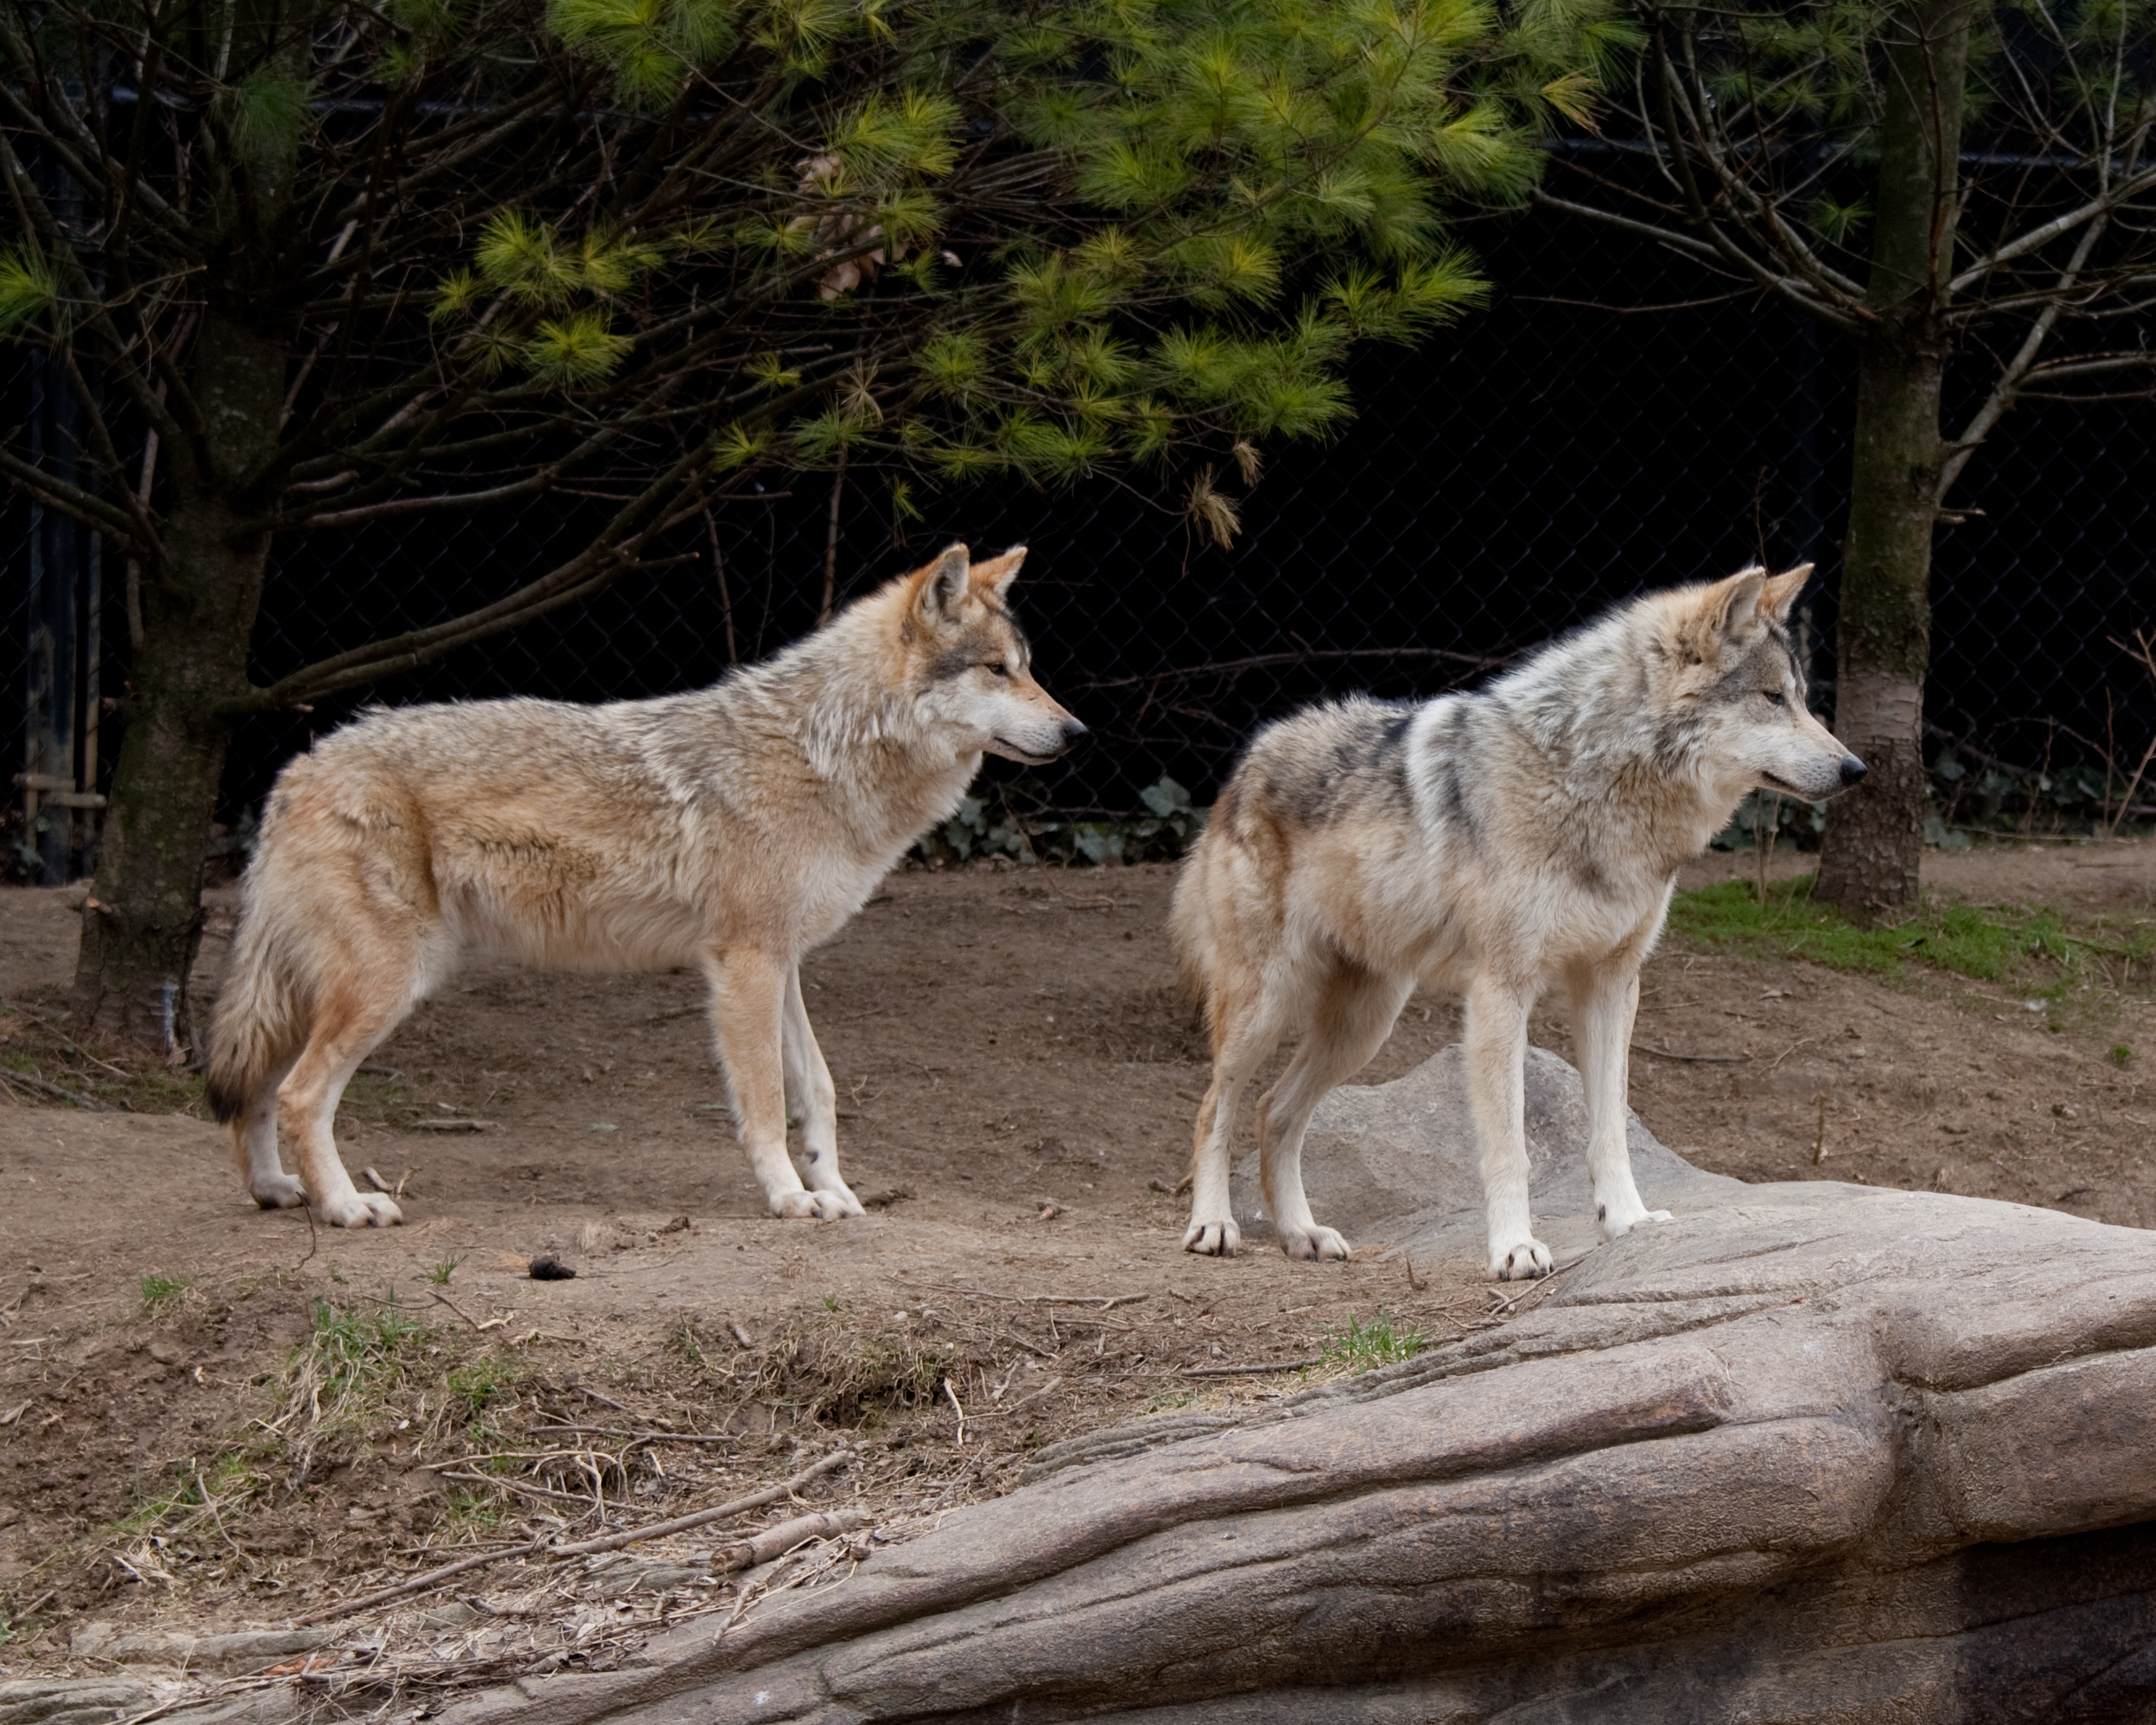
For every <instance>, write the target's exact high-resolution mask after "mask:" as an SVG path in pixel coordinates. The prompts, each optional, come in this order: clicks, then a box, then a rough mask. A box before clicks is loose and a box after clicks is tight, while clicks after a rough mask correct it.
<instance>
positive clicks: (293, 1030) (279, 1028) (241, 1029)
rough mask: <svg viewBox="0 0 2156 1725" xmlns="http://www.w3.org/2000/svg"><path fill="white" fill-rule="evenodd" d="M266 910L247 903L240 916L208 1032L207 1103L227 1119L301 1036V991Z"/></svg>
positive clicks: (303, 1037)
mask: <svg viewBox="0 0 2156 1725" xmlns="http://www.w3.org/2000/svg"><path fill="white" fill-rule="evenodd" d="M266 909H267V907H266V906H255V905H254V904H249V905H248V906H246V907H245V909H244V910H243V911H242V912H241V914H240V919H239V934H238V935H237V937H235V938H234V941H233V943H232V965H231V968H230V969H228V971H227V972H226V973H225V978H224V992H223V993H222V994H220V995H219V996H218V1003H217V1023H216V1025H215V1028H214V1029H212V1030H211V1032H210V1041H209V1070H208V1074H207V1079H208V1090H209V1105H210V1107H211V1108H212V1109H213V1111H215V1113H216V1115H217V1117H218V1119H219V1120H222V1121H225V1122H231V1121H234V1120H237V1119H238V1118H239V1116H240V1114H241V1112H242V1111H244V1109H245V1108H246V1106H247V1104H248V1103H249V1101H250V1100H252V1099H253V1097H254V1096H255V1095H256V1093H257V1092H259V1091H260V1090H261V1088H262V1086H263V1084H264V1081H266V1080H267V1079H268V1078H269V1075H270V1074H271V1073H273V1072H275V1070H277V1069H278V1068H279V1067H280V1066H282V1065H284V1064H285V1062H286V1061H287V1060H289V1059H290V1057H291V1056H292V1055H293V1054H294V1053H295V1052H296V1051H297V1050H298V1049H299V1048H300V1045H301V1044H302V1043H304V1042H305V1040H306V1024H307V1011H306V1004H305V998H304V995H305V991H304V989H303V988H301V987H300V984H299V979H298V978H297V977H296V976H295V974H294V973H293V970H292V967H291V965H290V962H289V957H288V955H287V954H286V953H285V952H283V951H282V950H281V949H282V948H283V947H285V944H286V943H285V942H284V941H281V940H280V939H279V937H278V936H279V933H280V931H279V930H278V929H277V928H276V927H275V917H274V916H271V915H269V914H265V911H266Z"/></svg>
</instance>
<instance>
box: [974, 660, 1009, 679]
mask: <svg viewBox="0 0 2156 1725" xmlns="http://www.w3.org/2000/svg"><path fill="white" fill-rule="evenodd" d="M981 669H982V670H984V671H986V672H987V673H988V675H990V676H992V677H1007V676H1009V675H1010V667H1009V665H1005V664H1004V662H1003V660H1000V659H998V660H996V661H995V662H994V663H993V665H983V666H982V667H981Z"/></svg>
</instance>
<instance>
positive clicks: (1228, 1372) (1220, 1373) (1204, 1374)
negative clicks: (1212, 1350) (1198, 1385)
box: [1183, 1353, 1325, 1378]
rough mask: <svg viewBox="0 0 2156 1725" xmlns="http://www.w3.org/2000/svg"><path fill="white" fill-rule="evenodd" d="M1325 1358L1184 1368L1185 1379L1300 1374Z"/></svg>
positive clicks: (1316, 1357)
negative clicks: (1268, 1373)
mask: <svg viewBox="0 0 2156 1725" xmlns="http://www.w3.org/2000/svg"><path fill="white" fill-rule="evenodd" d="M1323 1358H1325V1356H1324V1355H1323V1354H1322V1353H1313V1354H1312V1355H1311V1357H1310V1358H1308V1359H1291V1360H1282V1361H1281V1363H1280V1364H1278V1365H1276V1366H1185V1367H1184V1368H1183V1376H1184V1377H1186V1378H1256V1377H1262V1376H1263V1375H1264V1374H1265V1373H1267V1372H1300V1371H1301V1370H1302V1368H1304V1367H1306V1366H1314V1365H1317V1363H1319V1362H1320V1361H1322V1359H1323Z"/></svg>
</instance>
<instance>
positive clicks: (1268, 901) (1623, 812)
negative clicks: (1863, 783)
mask: <svg viewBox="0 0 2156 1725" xmlns="http://www.w3.org/2000/svg"><path fill="white" fill-rule="evenodd" d="M1810 567H1811V566H1810V565H1809V564H1806V565H1804V567H1802V568H1798V569H1792V570H1791V571H1789V572H1788V573H1787V574H1784V575H1778V576H1774V577H1771V578H1770V577H1768V575H1767V574H1766V572H1764V571H1763V570H1760V569H1748V570H1746V571H1744V572H1742V573H1740V574H1737V575H1732V576H1731V577H1730V578H1728V579H1727V580H1725V581H1720V582H1716V583H1712V585H1705V586H1697V587H1687V588H1677V589H1675V590H1672V591H1669V592H1664V593H1652V594H1650V595H1648V596H1647V597H1645V598H1640V599H1638V600H1635V601H1634V602H1633V603H1630V604H1627V605H1625V606H1623V607H1621V608H1619V609H1617V610H1615V611H1614V612H1612V613H1610V614H1609V615H1607V616H1605V617H1604V618H1602V619H1600V620H1599V622H1596V623H1594V624H1591V625H1589V627H1588V628H1586V629H1584V630H1582V631H1581V632H1580V633H1578V634H1576V635H1573V636H1572V637H1571V638H1569V639H1565V640H1563V641H1560V642H1558V643H1556V644H1553V645H1552V646H1549V647H1548V648H1545V649H1543V651H1542V652H1541V653H1539V654H1537V655H1536V656H1535V657H1534V658H1532V659H1531V660H1528V661H1527V663H1526V664H1525V665H1522V666H1521V667H1519V668H1518V669H1517V670H1514V671H1512V672H1510V673H1509V674H1507V675H1505V676H1504V677H1502V678H1501V679H1499V680H1497V681H1496V682H1494V683H1492V684H1491V685H1489V686H1488V687H1487V688H1486V689H1483V690H1481V691H1478V692H1476V693H1474V694H1468V695H1449V696H1441V697H1440V698H1439V699H1437V700H1435V701H1425V702H1422V703H1420V704H1392V703H1388V702H1383V701H1369V700H1353V701H1342V702H1339V703H1337V704H1335V705H1330V706H1320V707H1313V708H1311V709H1308V710H1307V711H1303V712H1301V713H1298V714H1296V715H1295V716H1292V717H1291V718H1288V719H1286V720H1283V721H1281V722H1280V723H1279V724H1276V725H1274V726H1270V728H1269V729H1267V730H1265V731H1264V732H1260V734H1259V735H1258V737H1256V738H1255V741H1254V742H1252V743H1251V745H1250V751H1249V752H1248V753H1247V754H1246V755H1245V757H1244V759H1243V761H1242V762H1241V764H1240V766H1239V767H1238V768H1237V769H1236V771H1235V774H1234V776H1233V777H1232V778H1230V779H1229V783H1228V785H1227V787H1226V788H1225V789H1224V790H1223V791H1222V793H1220V798H1219V802H1218V803H1215V804H1214V810H1213V819H1212V821H1211V823H1210V824H1209V825H1208V827H1207V829H1206V831H1205V834H1204V838H1203V839H1201V840H1200V841H1199V845H1198V847H1197V849H1196V850H1195V851H1194V852H1193V854H1192V855H1191V858H1190V860H1189V861H1188V863H1187V864H1186V865H1185V866H1184V869H1183V875H1182V878H1181V880H1179V881H1178V883H1177V886H1176V892H1175V904H1174V910H1173V916H1172V918H1171V925H1172V929H1173V935H1174V939H1175V943H1176V947H1177V952H1178V956H1179V957H1180V959H1181V962H1182V964H1183V973H1184V975H1185V977H1186V978H1188V981H1189V982H1190V983H1191V984H1192V987H1193V993H1195V994H1196V995H1197V996H1198V998H1199V999H1200V1000H1201V1001H1202V1002H1203V1003H1204V1008H1205V1012H1206V1017H1207V1022H1208V1024H1209V1027H1210V1029H1211V1032H1212V1040H1213V1083H1212V1086H1211V1088H1210V1089H1209V1091H1207V1092H1206V1095H1205V1099H1204V1103H1203V1104H1202V1105H1201V1106H1200V1107H1199V1114H1198V1124H1197V1132H1196V1143H1195V1147H1194V1151H1193V1162H1192V1167H1191V1180H1192V1201H1191V1215H1190V1228H1189V1231H1188V1233H1187V1234H1186V1235H1184V1237H1183V1245H1185V1247H1187V1248H1188V1250H1191V1251H1193V1252H1204V1253H1211V1254H1219V1255H1227V1254H1230V1253H1233V1252H1234V1251H1235V1250H1236V1248H1237V1246H1238V1245H1239V1244H1240V1234H1239V1231H1238V1230H1237V1228H1236V1225H1235V1217H1234V1215H1233V1214H1232V1213H1231V1211H1230V1209H1229V1201H1228V1173H1229V1146H1230V1144H1231V1142H1232V1141H1233V1135H1234V1132H1235V1113H1236V1108H1237V1104H1238V1102H1239V1101H1240V1097H1241V1095H1242V1091H1243V1089H1244V1086H1245V1085H1247V1084H1248V1083H1249V1082H1250V1078H1251V1077H1252V1076H1253V1075H1254V1074H1255V1071H1256V1070H1257V1069H1258V1067H1259V1066H1260V1065H1262V1064H1263V1063H1264V1062H1265V1060H1266V1058H1267V1057H1268V1056H1269V1055H1270V1054H1271V1053H1272V1050H1273V1049H1274V1048H1275V1047H1276V1045H1278V1043H1279V1042H1280V1040H1281V1039H1282V1038H1283V1037H1286V1036H1294V1035H1298V1034H1299V1035H1300V1036H1301V1045H1300V1046H1299V1047H1298V1049H1297V1050H1296V1055H1295V1057H1294V1059H1293V1060H1291V1062H1290V1063H1289V1065H1288V1068H1287V1070H1286V1073H1285V1074H1284V1075H1283V1076H1281V1081H1280V1083H1279V1084H1278V1086H1276V1087H1275V1088H1274V1089H1273V1090H1272V1091H1270V1093H1268V1094H1267V1095H1266V1096H1264V1097H1262V1098H1260V1101H1259V1103H1258V1143H1259V1148H1260V1169H1261V1171H1262V1185H1263V1189H1264V1191H1265V1199H1266V1202H1267V1205H1268V1208H1269V1209H1270V1211H1271V1214H1272V1216H1273V1219H1274V1222H1275V1224H1276V1226H1277V1227H1278V1229H1279V1230H1280V1240H1281V1247H1282V1249H1283V1250H1286V1253H1287V1254H1288V1255H1289V1256H1290V1257H1294V1258H1312V1259H1317V1258H1344V1257H1345V1256H1347V1250H1348V1247H1347V1241H1346V1240H1343V1239H1342V1237H1341V1236H1340V1235H1338V1234H1337V1233H1336V1232H1335V1231H1334V1230H1332V1229H1330V1228H1325V1227H1321V1226H1320V1225H1319V1224H1317V1221H1316V1220H1315V1219H1313V1218H1312V1214H1311V1212H1310V1204H1309V1202H1308V1200H1307V1199H1306V1197H1305V1196H1304V1194H1303V1186H1302V1172H1301V1158H1302V1140H1303V1132H1304V1130H1305V1128H1306V1127H1307V1126H1308V1124H1309V1122H1310V1117H1311V1112H1312V1110H1313V1109H1315V1108H1316V1107H1317V1104H1318V1102H1319V1101H1320V1100H1321V1099H1322V1098H1323V1096H1325V1094H1326V1092H1327V1091H1330V1090H1331V1089H1332V1087H1333V1086H1335V1085H1337V1084H1339V1083H1340V1082H1341V1081H1343V1080H1344V1079H1346V1078H1347V1077H1348V1076H1350V1075H1352V1074H1353V1073H1354V1072H1356V1071H1358V1070H1360V1069H1361V1068H1362V1067H1363V1065H1364V1064H1365V1063H1366V1062H1367V1061H1368V1060H1369V1058H1370V1056H1371V1055H1373V1054H1375V1053H1376V1052H1377V1050H1378V1048H1379V1046H1380V1045H1383V1042H1384V1040H1385V1038H1386V1037H1387V1036H1388V1035H1389V1034H1391V1031H1392V1027H1393V1024H1394V1020H1395V1019H1397V1018H1398V1017H1399V1011H1400V1009H1401V1007H1402V1006H1403V1005H1404V1004H1406V1001H1407V999H1408V997H1409V994H1410V993H1412V992H1413V991H1414V989H1415V988H1417V987H1418V986H1426V987H1433V988H1446V989H1450V990H1452V991H1454V992H1456V993H1460V994H1462V995H1464V996H1465V997H1466V1006H1467V1014H1466V1055H1467V1069H1468V1084H1469V1091H1470V1095H1471V1101H1472V1106H1473V1109H1474V1114H1475V1123H1476V1134H1477V1137H1478V1138H1479V1139H1480V1141H1481V1147H1482V1179H1483V1189H1484V1195H1485V1199H1486V1210H1487V1217H1488V1221H1489V1230H1490V1236H1489V1237H1490V1268H1491V1272H1492V1273H1493V1274H1495V1275H1496V1276H1499V1277H1501V1278H1504V1279H1510V1278H1512V1277H1516V1276H1543V1275H1547V1274H1548V1271H1549V1268H1550V1255H1549V1251H1548V1248H1547V1247H1545V1246H1544V1245H1543V1243H1542V1242H1541V1241H1540V1240H1537V1239H1536V1238H1535V1237H1534V1234H1533V1230H1532V1221H1531V1219H1530V1217H1529V1215H1528V1213H1527V1142H1526V1136H1525V1130H1524V1124H1523V1119H1522V1107H1523V1102H1522V1087H1523V1067H1524V1063H1525V1060H1526V1054H1527V1014H1528V1013H1529V1011H1530V1010H1531V1009H1532V1007H1533V1005H1534V1004H1535V1002H1536V1000H1537V998H1538V997H1539V996H1540V995H1541V994H1542V993H1543V991H1544V990H1545V989H1548V988H1561V989H1563V991H1564V992H1565V993H1566V994H1567V995H1568V997H1569V1001H1570V1004H1571V1007H1572V1013H1573V1025H1574V1034H1575V1040H1576V1041H1577V1044H1578V1055H1579V1063H1580V1067H1581V1070H1582V1074H1583V1076H1584V1079H1585V1081H1586V1086H1587V1101H1588V1112H1589V1122H1590V1124H1589V1140H1588V1147H1587V1160H1588V1168H1589V1173H1591V1175H1592V1177H1593V1179H1594V1199H1595V1208H1596V1212H1597V1214H1599V1217H1600V1219H1601V1221H1602V1225H1603V1228H1604V1231H1605V1232H1606V1233H1607V1235H1609V1237H1610V1238H1612V1239H1614V1238H1615V1237H1616V1236H1617V1235H1621V1234H1623V1233H1625V1231H1626V1230H1629V1229H1631V1228H1633V1227H1635V1226H1636V1225H1638V1224H1640V1223H1641V1222H1644V1221H1649V1220H1664V1219H1666V1212H1663V1211H1650V1210H1649V1209H1647V1208H1646V1206H1645V1204H1642V1203H1641V1202H1640V1194H1639V1191H1638V1189H1637V1188H1636V1187H1635V1184H1634V1183H1633V1179H1632V1168H1631V1162H1630V1158H1629V1156H1628V1155H1627V1153H1626V1151H1625V1094H1626V1086H1627V1070H1628V1069H1627V1055H1628V1050H1629V1049H1630V1043H1631V1033H1632V1019H1633V1014H1634V1012H1635V1009H1636V1008H1637V1005H1638V1002H1639V975H1640V965H1641V963H1643V962H1644V961H1645V958H1646V957H1647V955H1648V953H1649V952H1650V951H1651V950H1652V949H1653V947H1654V944H1655V940H1656V939H1657V938H1658V937H1659V936H1660V935H1661V928H1662V920H1663V916H1664V915H1665V913H1666V911H1667V910H1668V907H1669V901H1670V891H1671V885H1672V882H1673V880H1674V878H1675V870H1676V865H1677V864H1678V863H1680V862H1681V861H1682V860H1685V859H1686V858H1687V857H1691V856H1697V855H1699V854H1700V853H1701V852H1702V850H1705V849H1706V848H1707V841H1708V840H1709V839H1712V837H1713V836H1714V834H1716V833H1717V832H1719V831H1720V830H1721V829H1722V827H1723V826H1724V825H1725V824H1727V821H1728V819H1729V817H1730V815H1731V814H1732V813H1733V812H1734V811H1735V809H1736V807H1737V805H1738V803H1739V802H1741V801H1742V800H1743V797H1744V795H1745V793H1746V792H1748V791H1749V790H1750V789H1752V788H1753V787H1754V786H1763V787H1765V788H1770V789H1775V790H1781V791H1786V792H1789V793H1792V794H1794V795H1796V796H1800V797H1805V798H1820V797H1824V796H1827V795H1830V794H1831V793H1834V792H1835V791H1837V790H1840V789H1841V788H1843V787H1844V786H1845V785H1847V784H1851V783H1855V782H1856V778H1859V777H1861V775H1862V773H1863V771H1864V766H1863V763H1862V762H1861V761H1858V760H1857V759H1856V757H1854V756H1852V755H1851V754H1850V752H1849V751H1848V750H1847V749H1845V748H1844V747H1842V745H1841V744H1840V742H1837V741H1836V740H1835V738H1834V737H1833V736H1832V735H1830V733H1829V732H1828V731H1827V730H1826V728H1825V726H1822V725H1821V724H1820V722H1819V721H1818V720H1816V719H1815V718H1813V717H1812V716H1811V715H1810V713H1809V711H1806V708H1805V705H1804V693H1805V691H1804V671H1803V669H1802V667H1801V665H1799V662H1798V659H1797V655H1796V652H1795V649H1794V646H1793V644H1792V643H1791V640H1790V638H1789V628H1788V617H1789V607H1790V606H1791V604H1792V603H1794V601H1795V599H1796V597H1797V594H1798V593H1799V591H1800V590H1801V589H1802V588H1803V587H1804V582H1805V580H1806V578H1807V577H1808V576H1809V573H1810Z"/></svg>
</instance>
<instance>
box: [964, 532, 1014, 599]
mask: <svg viewBox="0 0 2156 1725" xmlns="http://www.w3.org/2000/svg"><path fill="white" fill-rule="evenodd" d="M1024 561H1025V547H1024V546H1023V545H1014V546H1013V547H1011V548H1010V549H1009V551H1007V552H1004V554H1003V555H1002V556H1001V557H990V558H989V559H988V562H985V563H976V564H974V565H973V585H974V586H975V587H977V588H978V587H984V588H987V589H988V591H989V592H990V593H993V594H994V595H995V596H996V598H998V599H1000V598H1003V597H1004V594H1006V593H1009V591H1010V590H1011V583H1013V582H1014V581H1015V580H1017V579H1018V569H1019V564H1020V563H1023V562H1024Z"/></svg>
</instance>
